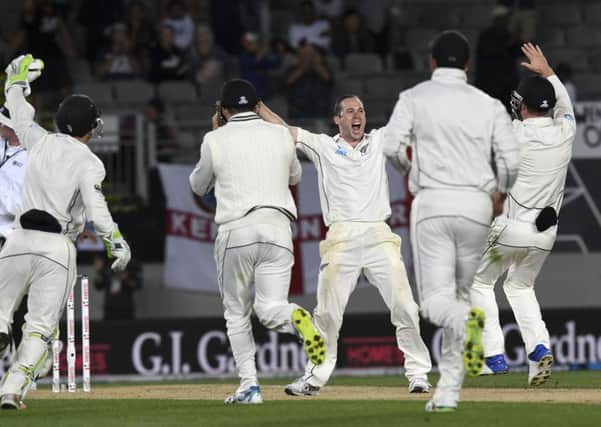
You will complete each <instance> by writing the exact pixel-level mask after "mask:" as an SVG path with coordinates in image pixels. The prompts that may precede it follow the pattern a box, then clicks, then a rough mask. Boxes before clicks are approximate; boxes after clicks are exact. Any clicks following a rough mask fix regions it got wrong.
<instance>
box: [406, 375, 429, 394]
mask: <svg viewBox="0 0 601 427" xmlns="http://www.w3.org/2000/svg"><path fill="white" fill-rule="evenodd" d="M408 388H409V393H430V390H432V384H430V383H429V382H428V380H426V379H424V378H411V381H409V387H408Z"/></svg>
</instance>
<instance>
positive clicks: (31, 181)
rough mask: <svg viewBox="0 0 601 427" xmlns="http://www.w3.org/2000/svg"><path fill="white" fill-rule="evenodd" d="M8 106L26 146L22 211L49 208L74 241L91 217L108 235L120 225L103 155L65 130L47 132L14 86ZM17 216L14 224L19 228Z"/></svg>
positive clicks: (15, 126)
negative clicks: (106, 190)
mask: <svg viewBox="0 0 601 427" xmlns="http://www.w3.org/2000/svg"><path fill="white" fill-rule="evenodd" d="M7 106H8V109H9V111H10V114H11V120H12V123H13V126H14V127H13V129H14V131H15V132H16V134H17V136H18V137H19V141H20V142H21V145H23V146H24V147H25V148H27V150H28V156H29V158H28V162H27V168H26V171H25V185H24V187H23V196H22V204H21V208H20V209H19V214H18V216H20V214H21V213H23V212H27V211H28V210H30V209H39V210H43V211H45V212H48V213H49V214H50V215H52V216H53V217H54V218H56V219H57V220H58V222H59V224H60V225H61V228H62V230H63V234H65V235H66V236H67V237H69V238H70V239H71V240H72V241H75V240H76V239H77V236H78V235H79V233H81V231H82V230H83V227H84V225H85V223H86V220H87V221H92V222H93V223H94V229H95V230H96V233H97V234H98V235H99V236H100V237H101V238H103V237H108V236H109V235H110V234H111V233H112V231H113V229H114V228H115V227H116V226H115V224H114V222H113V219H112V217H111V214H110V212H109V210H108V207H107V205H106V201H105V199H104V195H103V194H102V191H101V190H102V189H101V184H102V181H103V180H104V177H105V170H104V165H103V164H102V161H100V159H99V158H98V157H97V156H96V155H95V154H94V153H92V151H91V150H90V149H89V147H88V146H87V145H86V144H84V143H82V142H80V141H78V140H76V139H75V138H72V137H71V136H69V135H64V134H61V133H49V132H47V131H46V130H45V129H43V128H42V127H40V126H39V125H37V124H36V123H35V122H34V121H33V116H34V109H33V107H32V106H31V105H30V104H29V103H27V101H26V100H25V98H24V97H23V90H22V89H21V88H19V87H15V86H13V87H12V88H11V89H9V91H8V95H7ZM18 216H17V221H15V225H16V226H17V228H20V225H19V224H18Z"/></svg>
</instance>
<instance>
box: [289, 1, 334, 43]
mask: <svg viewBox="0 0 601 427" xmlns="http://www.w3.org/2000/svg"><path fill="white" fill-rule="evenodd" d="M300 17H301V18H300V22H297V23H295V24H292V25H291V26H290V30H289V32H288V38H289V41H290V46H292V47H293V48H294V49H298V48H300V47H302V46H304V45H307V44H311V45H314V46H317V47H319V48H320V49H322V50H324V51H328V50H329V49H330V23H329V22H328V21H327V20H325V19H318V18H317V13H316V11H315V6H314V5H313V2H312V1H303V2H302V3H301V4H300Z"/></svg>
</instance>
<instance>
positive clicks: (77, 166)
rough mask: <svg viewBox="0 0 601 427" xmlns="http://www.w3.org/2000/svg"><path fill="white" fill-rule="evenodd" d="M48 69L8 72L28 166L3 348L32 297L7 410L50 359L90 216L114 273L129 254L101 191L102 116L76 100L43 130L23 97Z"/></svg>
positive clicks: (17, 404)
mask: <svg viewBox="0 0 601 427" xmlns="http://www.w3.org/2000/svg"><path fill="white" fill-rule="evenodd" d="M42 68H43V62H42V61H40V60H38V59H34V58H33V57H32V56H31V55H25V56H20V57H18V58H16V59H14V60H13V61H12V62H11V63H10V64H9V66H8V67H7V68H6V74H7V79H6V84H5V94H6V102H7V106H8V109H9V110H10V113H11V120H12V123H13V126H14V130H15V132H16V133H17V136H18V137H19V140H20V141H21V144H22V145H23V146H24V147H25V148H27V150H28V152H29V162H28V165H27V170H26V173H25V186H24V189H23V199H22V205H21V208H20V209H19V212H18V214H17V218H16V223H15V225H16V230H15V231H14V232H13V233H12V234H11V235H10V236H9V237H8V239H7V240H6V244H5V245H4V247H3V248H2V250H1V251H0V343H1V342H5V341H6V338H7V337H8V336H9V334H10V323H11V321H12V318H13V312H14V310H15V308H16V307H18V305H19V303H20V301H21V298H22V297H23V295H24V294H25V293H28V294H29V298H28V310H27V314H26V315H25V326H24V328H23V339H22V341H21V344H20V345H19V348H18V349H17V355H16V358H15V361H14V362H13V364H12V366H11V367H10V369H9V370H8V371H7V373H6V374H5V375H4V377H3V378H2V386H1V390H0V395H1V398H0V406H1V407H2V408H3V409H19V408H22V407H23V404H22V397H23V395H24V393H26V391H27V389H28V387H29V386H30V385H31V382H32V381H33V380H34V379H35V377H36V375H37V372H38V370H39V369H40V367H41V365H42V362H43V361H44V360H45V358H46V354H47V351H48V342H49V341H50V340H51V339H52V338H53V336H54V335H55V333H56V330H57V327H58V322H59V320H60V318H61V315H62V312H63V309H64V307H65V302H66V299H67V296H68V294H69V291H70V290H71V288H72V287H73V286H74V284H75V280H76V275H77V271H76V270H77V264H76V250H75V245H74V242H75V240H76V239H77V236H78V235H79V233H80V232H81V231H82V230H83V228H84V225H85V222H86V219H87V220H88V221H92V222H93V224H94V228H95V229H96V232H97V233H98V235H99V236H101V238H102V239H103V240H104V242H105V245H106V247H107V251H108V254H109V257H111V258H113V259H114V262H113V264H112V268H113V269H114V270H123V269H124V268H125V267H126V266H127V263H128V262H129V259H130V256H131V254H130V249H129V246H128V245H127V243H126V242H125V240H124V239H123V237H122V235H121V233H120V232H119V229H118V228H117V224H115V223H114V222H113V219H112V217H111V214H110V212H109V210H108V207H107V204H106V201H105V199H104V196H103V194H102V189H101V185H102V181H103V180H104V177H105V170H104V165H103V164H102V162H101V161H100V159H98V157H96V155H95V154H94V153H92V151H91V150H90V149H89V147H88V146H87V143H88V142H89V141H90V139H91V138H92V137H93V136H94V135H95V134H96V133H97V132H99V131H100V130H101V128H102V119H101V118H100V111H99V110H98V108H97V107H96V105H94V102H93V101H92V100H91V99H90V98H89V97H87V96H85V95H71V96H68V97H67V98H65V99H64V100H63V102H62V103H61V104H60V106H59V108H58V111H57V113H56V115H55V122H56V127H57V128H58V130H59V133H49V132H47V131H46V130H44V129H43V128H41V127H40V126H39V125H38V124H37V123H35V122H34V121H33V117H34V109H33V107H32V106H31V105H30V104H29V103H28V102H27V101H26V100H25V96H27V95H29V94H30V92H31V88H30V82H31V81H33V80H34V79H35V78H37V77H38V76H39V75H40V73H41V72H42ZM0 350H2V349H0Z"/></svg>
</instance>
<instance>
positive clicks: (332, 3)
mask: <svg viewBox="0 0 601 427" xmlns="http://www.w3.org/2000/svg"><path fill="white" fill-rule="evenodd" d="M313 4H314V5H315V12H316V13H317V16H319V17H320V18H325V19H327V20H329V21H330V22H336V21H337V20H338V18H340V16H341V15H342V11H343V10H344V1H343V0H314V1H313Z"/></svg>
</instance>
